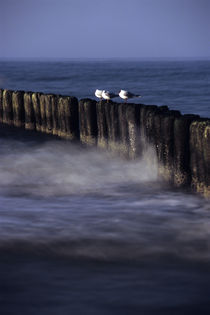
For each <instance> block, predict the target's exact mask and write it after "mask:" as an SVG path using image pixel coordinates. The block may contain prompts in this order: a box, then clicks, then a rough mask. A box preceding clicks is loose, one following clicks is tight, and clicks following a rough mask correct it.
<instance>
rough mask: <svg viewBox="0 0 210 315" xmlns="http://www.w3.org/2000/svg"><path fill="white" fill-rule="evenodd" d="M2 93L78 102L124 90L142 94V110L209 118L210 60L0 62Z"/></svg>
mask: <svg viewBox="0 0 210 315" xmlns="http://www.w3.org/2000/svg"><path fill="white" fill-rule="evenodd" d="M0 87H1V88H9V89H14V90H15V89H17V90H31V91H38V92H44V93H58V94H65V95H73V96H76V97H78V98H84V97H90V98H94V92H95V89H96V88H99V89H108V90H110V91H114V92H117V91H119V90H120V89H125V90H130V91H133V92H134V93H138V94H141V95H142V96H143V97H142V98H141V102H142V103H144V104H155V105H168V106H169V107H170V108H171V109H178V110H181V111H182V113H188V114H189V113H190V114H192V113H194V114H199V115H201V116H203V117H205V116H208V117H210V60H208V61H193V60H191V61H178V60H177V61H138V60H136V61H135V60H133V61H129V60H121V61H119V60H92V61H91V60H89V61H85V60H83V61H82V60H77V61H75V60H66V61H65V60H63V61H48V62H47V61H42V62H41V61H33V62H32V61H23V62H20V61H19V62H17V61H1V60H0ZM116 101H120V99H116ZM134 102H135V100H134ZM136 102H139V99H137V100H136Z"/></svg>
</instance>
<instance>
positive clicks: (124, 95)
mask: <svg viewBox="0 0 210 315" xmlns="http://www.w3.org/2000/svg"><path fill="white" fill-rule="evenodd" d="M119 97H121V98H122V99H124V100H125V101H127V99H129V98H134V97H141V95H137V94H134V93H131V92H128V91H125V90H121V91H120V93H119Z"/></svg>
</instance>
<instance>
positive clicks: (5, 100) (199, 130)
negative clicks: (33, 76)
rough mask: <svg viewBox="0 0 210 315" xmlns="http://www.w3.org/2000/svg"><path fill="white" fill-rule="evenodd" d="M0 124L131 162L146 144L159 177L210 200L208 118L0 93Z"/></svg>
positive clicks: (133, 106) (138, 106) (73, 99)
mask: <svg viewBox="0 0 210 315" xmlns="http://www.w3.org/2000/svg"><path fill="white" fill-rule="evenodd" d="M0 123H4V124H8V125H13V126H16V127H22V128H25V129H29V130H36V131H38V132H43V133H48V134H52V135H56V136H59V137H62V138H65V139H69V140H79V141H80V142H82V143H83V144H86V145H97V146H99V147H102V148H104V149H107V150H112V151H115V152H117V153H119V154H120V155H121V156H123V157H125V158H130V159H135V158H140V157H141V155H142V154H143V152H144V150H145V149H146V147H147V146H148V144H149V145H150V146H151V147H152V148H153V149H154V150H155V152H156V156H157V160H158V164H159V173H160V175H161V176H163V177H164V178H165V179H166V180H167V181H170V182H171V183H172V184H173V185H174V186H176V187H190V188H191V189H192V190H194V191H197V192H200V193H202V194H203V195H205V196H210V119H203V118H202V119H201V118H200V117H199V116H198V115H181V113H180V112H179V111H174V110H169V109H168V107H167V106H159V107H158V106H155V105H143V104H131V103H127V104H125V103H114V102H112V101H110V102H108V103H107V102H106V101H101V102H96V101H95V100H91V99H82V100H80V101H78V100H77V98H76V97H70V96H61V95H54V94H43V93H37V92H24V91H11V90H0Z"/></svg>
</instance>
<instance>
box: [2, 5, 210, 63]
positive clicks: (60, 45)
mask: <svg viewBox="0 0 210 315" xmlns="http://www.w3.org/2000/svg"><path fill="white" fill-rule="evenodd" d="M0 36H1V43H0V58H2V57H3V58H5V57H6V58H34V57H35V58H113V57H114V58H117V57H121V58H165V57H167V58H187V57H189V58H205V57H208V58H209V57H210V0H104V1H100V0H0Z"/></svg>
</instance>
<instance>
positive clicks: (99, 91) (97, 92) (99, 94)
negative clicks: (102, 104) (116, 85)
mask: <svg viewBox="0 0 210 315" xmlns="http://www.w3.org/2000/svg"><path fill="white" fill-rule="evenodd" d="M102 92H103V90H98V89H97V90H95V96H96V97H97V98H100V99H102Z"/></svg>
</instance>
